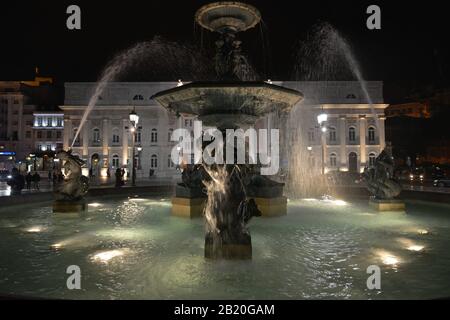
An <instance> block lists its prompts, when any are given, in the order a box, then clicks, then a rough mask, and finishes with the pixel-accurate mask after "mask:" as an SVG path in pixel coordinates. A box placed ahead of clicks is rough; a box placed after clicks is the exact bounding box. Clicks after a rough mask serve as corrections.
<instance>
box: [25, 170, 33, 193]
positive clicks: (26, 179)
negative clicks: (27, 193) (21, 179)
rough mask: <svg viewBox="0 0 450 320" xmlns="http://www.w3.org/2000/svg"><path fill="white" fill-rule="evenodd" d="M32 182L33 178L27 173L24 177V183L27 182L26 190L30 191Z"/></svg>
mask: <svg viewBox="0 0 450 320" xmlns="http://www.w3.org/2000/svg"><path fill="white" fill-rule="evenodd" d="M32 180H33V176H32V175H31V172H30V171H29V172H28V173H27V175H26V176H25V181H26V182H27V190H30V189H31V181H32Z"/></svg>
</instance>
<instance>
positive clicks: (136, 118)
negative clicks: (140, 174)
mask: <svg viewBox="0 0 450 320" xmlns="http://www.w3.org/2000/svg"><path fill="white" fill-rule="evenodd" d="M129 118H130V122H131V125H132V127H131V129H130V131H131V133H132V134H133V135H132V137H133V138H132V140H133V144H132V148H133V155H132V157H133V159H132V161H133V162H132V164H133V165H132V169H131V170H132V172H131V185H132V186H133V187H135V186H136V159H135V158H136V148H135V143H136V130H137V124H138V122H139V116H138V115H137V114H136V111H134V109H133V111H131V112H130V114H129Z"/></svg>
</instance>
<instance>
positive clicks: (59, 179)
mask: <svg viewBox="0 0 450 320" xmlns="http://www.w3.org/2000/svg"><path fill="white" fill-rule="evenodd" d="M63 181H64V176H63V174H62V172H58V183H61V182H63Z"/></svg>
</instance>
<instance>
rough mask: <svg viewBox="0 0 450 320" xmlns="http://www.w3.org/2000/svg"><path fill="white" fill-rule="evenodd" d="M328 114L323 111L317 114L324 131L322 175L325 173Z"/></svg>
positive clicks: (322, 137) (322, 138) (321, 128)
mask: <svg viewBox="0 0 450 320" xmlns="http://www.w3.org/2000/svg"><path fill="white" fill-rule="evenodd" d="M327 121H328V115H327V114H326V113H321V114H319V115H318V116H317V122H318V123H319V126H320V131H322V135H321V141H322V175H324V174H325V132H327V125H326V123H327Z"/></svg>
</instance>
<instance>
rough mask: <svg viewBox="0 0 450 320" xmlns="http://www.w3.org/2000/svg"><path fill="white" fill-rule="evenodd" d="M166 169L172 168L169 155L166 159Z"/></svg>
mask: <svg viewBox="0 0 450 320" xmlns="http://www.w3.org/2000/svg"><path fill="white" fill-rule="evenodd" d="M167 167H168V168H173V167H174V164H173V162H172V157H171V156H170V154H169V156H168V157H167Z"/></svg>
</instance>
